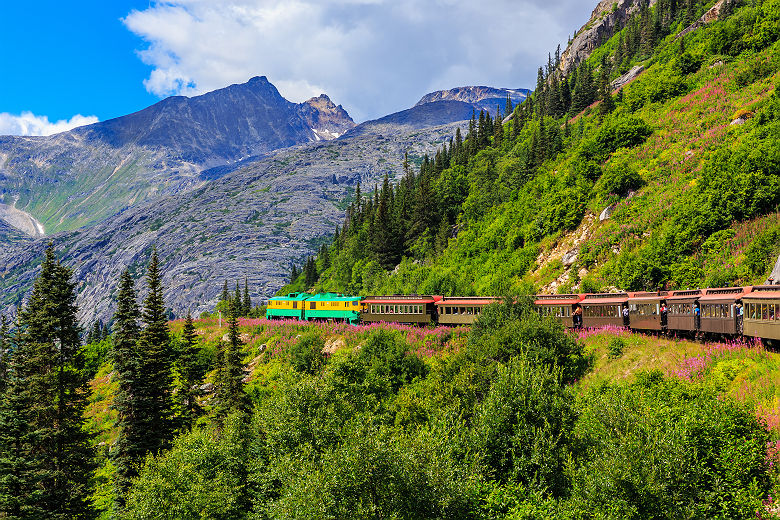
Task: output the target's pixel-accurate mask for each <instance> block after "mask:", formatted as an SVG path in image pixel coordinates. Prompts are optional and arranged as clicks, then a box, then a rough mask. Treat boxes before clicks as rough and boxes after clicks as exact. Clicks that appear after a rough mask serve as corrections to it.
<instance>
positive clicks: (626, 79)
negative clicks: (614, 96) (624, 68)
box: [610, 65, 645, 91]
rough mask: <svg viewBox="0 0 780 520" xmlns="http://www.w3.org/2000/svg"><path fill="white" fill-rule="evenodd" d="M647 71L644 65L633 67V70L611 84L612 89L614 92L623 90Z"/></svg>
mask: <svg viewBox="0 0 780 520" xmlns="http://www.w3.org/2000/svg"><path fill="white" fill-rule="evenodd" d="M644 71H645V66H644V65H637V66H635V67H632V68H631V70H629V71H628V72H626V73H625V74H623V75H622V76H620V77H619V78H618V79H616V80H614V81H613V82H612V83H610V87H611V88H612V90H613V91H615V90H620V89H621V88H623V87H625V86H626V85H628V84H629V83H631V82H632V81H634V80H635V79H636V78H638V77H639V75H640V74H642V73H643V72H644Z"/></svg>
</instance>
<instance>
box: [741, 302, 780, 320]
mask: <svg viewBox="0 0 780 520" xmlns="http://www.w3.org/2000/svg"><path fill="white" fill-rule="evenodd" d="M745 317H747V318H750V319H752V320H762V321H778V320H780V305H778V304H776V303H747V304H745Z"/></svg>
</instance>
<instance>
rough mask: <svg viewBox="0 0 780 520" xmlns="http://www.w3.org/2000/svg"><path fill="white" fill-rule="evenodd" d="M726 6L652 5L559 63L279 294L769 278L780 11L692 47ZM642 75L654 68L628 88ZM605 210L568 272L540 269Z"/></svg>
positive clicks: (382, 192)
mask: <svg viewBox="0 0 780 520" xmlns="http://www.w3.org/2000/svg"><path fill="white" fill-rule="evenodd" d="M711 4H712V2H709V3H706V4H705V3H703V2H685V3H679V2H668V1H667V2H658V4H656V5H655V6H654V7H652V8H647V7H643V8H642V9H639V10H638V11H637V12H636V13H635V14H634V16H633V17H632V18H631V19H630V20H629V22H628V23H627V24H626V26H625V27H622V28H619V29H620V30H617V31H616V32H615V34H614V35H613V36H612V37H611V38H609V39H608V40H607V41H605V42H604V43H603V45H601V46H600V47H599V48H598V49H597V50H596V51H595V52H594V53H593V54H592V56H591V57H590V58H589V60H588V61H586V62H584V63H582V64H580V65H579V67H578V68H576V70H574V71H573V72H572V73H571V74H569V75H568V76H566V77H561V75H560V74H559V73H558V63H559V60H560V54H559V52H556V53H555V56H554V57H551V58H550V60H549V62H548V64H547V65H546V66H545V67H544V68H540V69H539V81H538V84H537V89H536V91H535V93H534V95H533V96H532V97H531V98H529V99H528V100H527V101H526V102H524V103H523V104H522V105H519V106H517V107H512V106H511V103H507V105H506V106H504V107H497V112H496V114H495V115H493V116H491V114H486V113H480V114H479V115H478V116H476V115H475V116H474V117H473V118H472V121H471V122H470V123H469V127H468V130H467V132H466V135H465V136H463V137H462V138H461V136H460V134H458V135H456V136H455V138H454V139H453V140H452V141H451V142H450V143H448V144H447V145H445V146H444V147H443V148H442V149H441V150H439V152H437V154H436V155H435V157H433V158H429V157H424V158H422V163H421V165H420V167H419V171H416V170H415V169H414V168H412V167H411V166H408V163H407V168H406V169H407V174H406V176H405V177H404V178H403V179H401V180H400V182H398V183H397V184H395V185H393V184H392V183H390V182H389V180H388V179H386V180H385V182H384V183H383V185H382V186H377V187H374V188H373V190H372V191H369V193H368V194H367V195H366V194H364V193H363V192H362V191H361V190H362V189H364V188H365V187H362V186H358V187H357V189H356V192H355V195H354V197H353V202H352V204H351V206H350V207H349V209H348V212H347V218H346V221H345V222H344V225H343V226H342V227H341V228H340V229H338V230H337V232H336V236H335V238H334V240H333V243H332V244H331V246H330V247H326V246H323V248H322V249H321V250H320V254H319V256H318V258H317V260H316V262H314V261H313V259H310V260H309V261H308V262H307V266H306V269H305V273H304V274H305V276H304V275H302V274H300V273H298V272H297V271H296V272H295V273H294V275H295V276H294V277H293V279H292V280H291V281H292V282H293V283H292V284H291V285H289V286H287V287H285V288H283V289H282V290H281V291H280V293H285V292H287V291H289V290H291V289H297V290H304V289H306V290H310V289H314V290H320V289H322V290H330V291H341V292H351V293H358V294H375V293H376V294H383V293H411V292H414V293H433V294H444V295H453V294H460V295H473V294H476V295H482V294H491V295H501V294H507V293H509V292H513V291H518V290H522V289H526V290H531V289H532V288H534V284H535V285H536V288H537V289H538V287H540V286H546V285H547V284H548V283H549V282H551V281H552V280H556V279H557V290H558V291H571V290H580V291H594V290H599V289H601V288H603V287H620V288H622V289H625V290H640V289H645V290H655V289H657V288H659V287H666V288H686V287H694V286H721V285H732V284H752V283H756V282H762V281H763V279H765V277H766V276H767V274H768V272H769V270H770V269H771V265H772V259H773V258H776V255H777V254H778V252H780V250H779V249H780V247H779V246H778V242H777V240H774V239H775V238H776V237H777V236H778V233H779V232H780V222H778V220H777V210H778V205H780V185H778V182H780V181H778V179H780V177H778V173H779V172H780V155H778V154H779V153H780V149H778V147H777V145H776V143H777V142H778V138H780V94H778V92H777V90H776V86H777V84H778V83H780V79H779V77H778V69H780V61H778V43H777V40H778V37H780V29H778V27H780V23H778V21H779V20H778V14H777V13H778V12H780V4H779V3H778V2H777V0H765V1H751V2H734V1H731V2H727V3H726V4H724V7H723V8H722V11H721V19H720V20H719V21H716V22H714V23H711V24H709V25H706V26H703V27H701V28H699V29H697V30H695V31H693V32H690V33H688V34H686V35H685V36H684V37H680V38H677V37H676V35H677V34H678V33H679V32H681V31H682V30H683V29H684V28H685V27H686V26H687V24H689V23H690V22H691V20H695V19H697V18H698V17H699V16H700V15H701V14H702V13H703V12H704V11H705V10H706V9H707V8H709V7H710V6H711ZM637 64H641V65H643V66H644V67H645V69H646V70H645V72H644V73H643V74H641V75H640V76H639V77H638V78H637V79H636V80H635V81H633V82H631V83H630V84H628V85H627V86H625V87H623V88H622V89H620V90H619V91H617V92H612V91H611V88H610V87H609V84H610V82H611V81H612V80H614V79H615V78H616V77H617V76H618V75H620V74H622V73H623V72H625V71H627V70H628V69H629V68H630V67H632V66H634V65H637ZM503 120H505V121H506V122H505V123H503V124H502V123H501V121H503ZM733 120H736V121H737V123H738V124H733V125H732V124H729V123H731V122H732V121H733ZM606 207H611V208H612V215H611V217H610V218H609V219H608V220H606V221H604V222H601V223H596V225H590V226H589V227H587V228H586V231H587V232H588V233H587V234H588V238H587V240H585V241H584V243H583V244H581V245H579V246H578V247H577V248H576V250H575V252H576V253H577V261H576V263H575V264H574V265H573V266H571V267H569V269H568V272H565V271H567V270H566V269H565V268H564V266H563V265H562V264H561V263H557V264H556V263H555V262H548V263H544V262H542V263H540V259H544V258H545V257H546V255H548V254H550V252H551V251H552V249H554V247H555V246H556V245H558V244H560V243H561V242H563V241H564V240H565V239H566V237H567V236H568V234H570V233H572V232H573V231H574V230H576V229H577V228H578V227H579V226H581V225H583V224H584V223H585V219H584V217H586V216H587V215H588V214H591V215H598V214H599V213H601V211H602V210H603V209H604V208H606ZM748 230H751V231H754V232H757V234H756V235H754V236H750V235H749V234H748ZM746 235H747V237H749V239H748V240H746ZM540 255H541V256H540ZM724 265H725V266H726V268H725V269H724V268H723V266H724ZM540 267H541V268H540ZM583 277H584V278H583Z"/></svg>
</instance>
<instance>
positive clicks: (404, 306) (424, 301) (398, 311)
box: [361, 295, 442, 324]
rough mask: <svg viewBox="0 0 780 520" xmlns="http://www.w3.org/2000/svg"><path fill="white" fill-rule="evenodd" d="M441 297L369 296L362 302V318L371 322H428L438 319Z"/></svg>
mask: <svg viewBox="0 0 780 520" xmlns="http://www.w3.org/2000/svg"><path fill="white" fill-rule="evenodd" d="M441 299H442V297H441V296H416V295H412V296H404V295H395V296H367V297H366V298H365V299H364V300H363V301H362V302H361V318H362V320H363V321H365V322H369V323H373V322H378V321H392V322H396V323H422V324H427V323H431V322H435V321H436V317H437V316H436V302H438V301H439V300H441Z"/></svg>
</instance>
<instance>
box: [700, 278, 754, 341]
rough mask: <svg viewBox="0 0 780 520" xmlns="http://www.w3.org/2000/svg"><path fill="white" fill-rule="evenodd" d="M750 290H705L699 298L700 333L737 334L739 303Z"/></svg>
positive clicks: (737, 288) (726, 288) (735, 288)
mask: <svg viewBox="0 0 780 520" xmlns="http://www.w3.org/2000/svg"><path fill="white" fill-rule="evenodd" d="M749 291H750V288H749V287H748V288H743V287H723V288H718V289H705V290H704V291H703V292H704V294H702V295H701V296H700V297H699V300H698V304H699V313H700V315H701V318H700V320H699V321H700V323H699V331H701V332H703V333H705V334H728V335H732V334H737V333H738V332H739V327H738V323H737V317H738V316H737V314H738V313H737V308H736V306H737V303H741V302H742V298H743V296H744V295H745V294H746V292H749Z"/></svg>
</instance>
